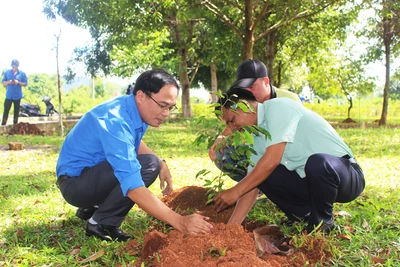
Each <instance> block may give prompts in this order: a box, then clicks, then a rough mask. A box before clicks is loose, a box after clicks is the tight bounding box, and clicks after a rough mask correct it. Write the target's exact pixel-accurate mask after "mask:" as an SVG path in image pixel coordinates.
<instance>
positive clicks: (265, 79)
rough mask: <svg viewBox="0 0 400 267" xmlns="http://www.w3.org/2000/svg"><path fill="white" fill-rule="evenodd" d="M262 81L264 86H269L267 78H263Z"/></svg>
mask: <svg viewBox="0 0 400 267" xmlns="http://www.w3.org/2000/svg"><path fill="white" fill-rule="evenodd" d="M263 81H264V83H265V85H267V86H268V85H269V78H268V77H264V78H263Z"/></svg>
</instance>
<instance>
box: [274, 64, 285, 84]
mask: <svg viewBox="0 0 400 267" xmlns="http://www.w3.org/2000/svg"><path fill="white" fill-rule="evenodd" d="M282 68H283V64H282V61H279V62H278V75H277V77H276V81H274V82H275V83H274V85H275V86H276V87H278V88H280V87H281V83H282Z"/></svg>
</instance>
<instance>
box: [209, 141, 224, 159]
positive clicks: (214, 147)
mask: <svg viewBox="0 0 400 267" xmlns="http://www.w3.org/2000/svg"><path fill="white" fill-rule="evenodd" d="M223 141H225V138H224V136H222V135H220V136H218V138H217V139H216V140H215V142H214V144H213V145H212V146H211V147H210V149H209V150H208V156H209V157H210V159H211V160H212V161H215V159H216V158H217V146H218V144H219V143H221V142H223Z"/></svg>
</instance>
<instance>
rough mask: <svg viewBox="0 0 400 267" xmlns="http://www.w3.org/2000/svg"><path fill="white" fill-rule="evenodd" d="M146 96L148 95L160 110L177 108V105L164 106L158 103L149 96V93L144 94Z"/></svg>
mask: <svg viewBox="0 0 400 267" xmlns="http://www.w3.org/2000/svg"><path fill="white" fill-rule="evenodd" d="M146 95H147V96H148V97H150V99H151V100H153V101H154V103H156V104H157V105H158V106H159V107H160V108H161V109H162V110H168V111H169V112H171V111H175V110H177V109H178V107H177V106H176V105H173V106H165V105H161V104H160V103H158V102H157V101H156V100H155V99H154V98H152V97H151V95H149V94H146Z"/></svg>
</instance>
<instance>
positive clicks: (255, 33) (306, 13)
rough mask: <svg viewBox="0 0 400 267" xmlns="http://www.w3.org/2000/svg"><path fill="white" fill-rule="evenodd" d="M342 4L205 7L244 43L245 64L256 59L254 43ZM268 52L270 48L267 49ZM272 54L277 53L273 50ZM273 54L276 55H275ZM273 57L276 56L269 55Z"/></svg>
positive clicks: (334, 0)
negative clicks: (254, 57)
mask: <svg viewBox="0 0 400 267" xmlns="http://www.w3.org/2000/svg"><path fill="white" fill-rule="evenodd" d="M345 3H346V1H339V0H313V1H311V0H305V1H289V2H288V1H278V2H274V3H272V2H270V1H253V0H245V1H243V2H235V1H228V2H227V1H223V0H214V1H212V0H204V1H202V2H201V4H202V5H203V6H204V7H205V8H207V9H208V10H209V11H210V12H212V13H213V14H214V15H215V16H217V18H219V19H220V21H222V22H223V23H225V24H227V25H228V26H229V27H230V28H231V29H232V31H233V32H234V33H235V34H236V36H237V38H238V40H240V41H241V42H242V45H243V46H242V48H243V49H242V60H243V61H244V60H246V59H249V58H253V47H254V43H256V42H257V41H259V40H261V39H262V38H264V37H265V36H267V35H270V39H272V38H273V36H274V35H275V32H276V30H278V29H280V28H282V27H285V26H287V25H289V24H291V23H293V22H295V21H297V20H300V19H304V18H307V17H311V16H313V15H316V14H319V13H321V12H323V11H324V10H325V9H326V8H327V7H329V6H332V5H344V4H345ZM267 50H268V48H267ZM270 51H273V49H272V48H271V49H270ZM272 53H273V52H272ZM269 56H270V57H273V55H269Z"/></svg>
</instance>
